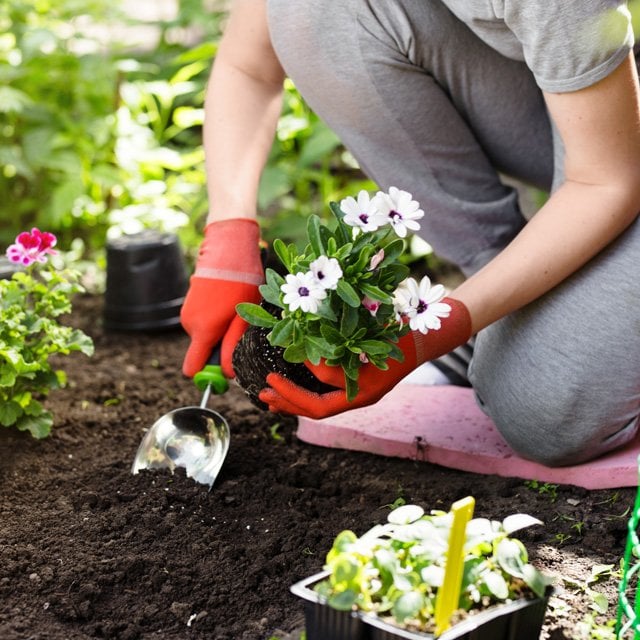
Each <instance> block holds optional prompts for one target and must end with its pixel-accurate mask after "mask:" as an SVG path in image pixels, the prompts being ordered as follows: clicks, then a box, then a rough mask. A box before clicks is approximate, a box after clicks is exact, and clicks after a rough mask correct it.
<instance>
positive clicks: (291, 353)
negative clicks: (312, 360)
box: [282, 343, 307, 363]
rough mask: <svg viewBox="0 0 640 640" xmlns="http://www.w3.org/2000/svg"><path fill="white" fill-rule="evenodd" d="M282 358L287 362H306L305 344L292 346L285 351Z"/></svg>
mask: <svg viewBox="0 0 640 640" xmlns="http://www.w3.org/2000/svg"><path fill="white" fill-rule="evenodd" d="M282 357H283V358H284V359H285V360H286V361H287V362H294V363H295V362H304V361H305V360H306V359H307V350H306V349H305V347H304V344H300V343H297V344H292V345H290V346H288V347H287V348H286V349H285V350H284V353H283V354H282Z"/></svg>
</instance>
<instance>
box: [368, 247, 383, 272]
mask: <svg viewBox="0 0 640 640" xmlns="http://www.w3.org/2000/svg"><path fill="white" fill-rule="evenodd" d="M383 260H384V249H380V251H378V253H376V254H375V255H374V256H373V258H371V262H370V263H369V271H373V270H374V269H375V268H376V267H377V266H378V265H379V264H380V263H381V262H382V261H383Z"/></svg>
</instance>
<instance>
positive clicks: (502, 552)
mask: <svg viewBox="0 0 640 640" xmlns="http://www.w3.org/2000/svg"><path fill="white" fill-rule="evenodd" d="M496 558H497V560H498V563H499V565H500V566H501V567H502V568H503V569H504V571H506V572H507V573H508V574H509V575H512V576H515V577H516V578H524V573H523V571H524V566H525V565H526V564H527V550H526V549H525V548H524V545H523V544H522V543H521V542H520V541H519V540H514V539H512V538H505V539H504V540H500V542H499V543H498V547H497V549H496Z"/></svg>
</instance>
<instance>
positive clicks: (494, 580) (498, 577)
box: [482, 571, 509, 600]
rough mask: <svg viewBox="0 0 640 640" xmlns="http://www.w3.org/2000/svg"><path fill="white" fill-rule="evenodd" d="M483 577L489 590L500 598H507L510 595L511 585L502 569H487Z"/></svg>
mask: <svg viewBox="0 0 640 640" xmlns="http://www.w3.org/2000/svg"><path fill="white" fill-rule="evenodd" d="M482 577H483V578H484V582H485V584H486V585H487V588H488V589H489V591H490V592H491V593H492V594H493V595H494V596H495V597H496V598H498V600H506V599H507V598H508V597H509V585H508V584H507V581H506V580H505V579H504V577H503V576H502V573H501V572H500V571H487V572H486V573H483V574H482Z"/></svg>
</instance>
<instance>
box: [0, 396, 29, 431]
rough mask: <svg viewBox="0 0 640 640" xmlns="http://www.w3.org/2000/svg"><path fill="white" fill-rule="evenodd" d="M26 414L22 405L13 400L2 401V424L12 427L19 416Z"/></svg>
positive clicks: (0, 415) (0, 407)
mask: <svg viewBox="0 0 640 640" xmlns="http://www.w3.org/2000/svg"><path fill="white" fill-rule="evenodd" d="M23 414H24V410H23V409H22V407H21V406H20V405H19V404H18V403H17V402H13V401H11V400H10V401H9V402H2V403H0V424H1V425H2V426H3V427H10V426H11V425H13V424H15V423H16V422H17V421H18V418H19V417H20V416H21V415H23Z"/></svg>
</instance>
